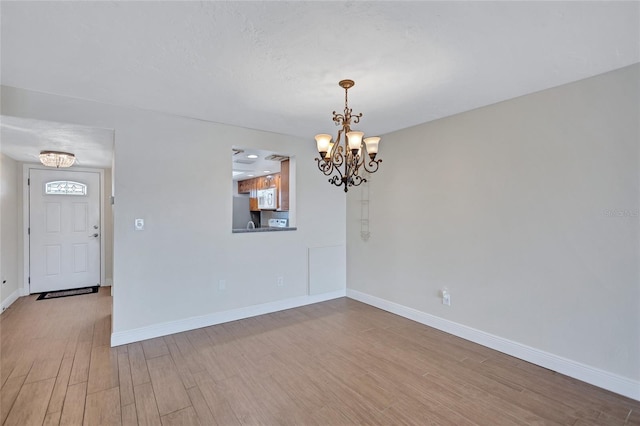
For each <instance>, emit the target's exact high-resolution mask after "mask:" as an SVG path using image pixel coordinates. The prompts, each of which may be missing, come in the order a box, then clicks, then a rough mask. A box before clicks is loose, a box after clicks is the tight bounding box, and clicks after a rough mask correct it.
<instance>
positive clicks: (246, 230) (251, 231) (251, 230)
mask: <svg viewBox="0 0 640 426" xmlns="http://www.w3.org/2000/svg"><path fill="white" fill-rule="evenodd" d="M297 229H298V228H297V227H295V226H294V227H292V228H255V229H244V228H240V229H232V230H231V232H232V233H233V234H249V233H254V232H281V231H295V230H297Z"/></svg>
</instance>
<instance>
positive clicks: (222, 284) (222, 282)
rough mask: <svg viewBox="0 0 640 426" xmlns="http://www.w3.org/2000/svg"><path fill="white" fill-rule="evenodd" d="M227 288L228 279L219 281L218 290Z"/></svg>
mask: <svg viewBox="0 0 640 426" xmlns="http://www.w3.org/2000/svg"><path fill="white" fill-rule="evenodd" d="M226 289H227V281H226V280H220V281H218V290H220V291H224V290H226Z"/></svg>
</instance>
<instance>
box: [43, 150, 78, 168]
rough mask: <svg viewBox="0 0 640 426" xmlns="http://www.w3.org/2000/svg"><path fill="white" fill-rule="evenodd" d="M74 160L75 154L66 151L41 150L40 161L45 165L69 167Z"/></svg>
mask: <svg viewBox="0 0 640 426" xmlns="http://www.w3.org/2000/svg"><path fill="white" fill-rule="evenodd" d="M75 161H76V156H75V155H73V154H70V153H68V152H60V151H41V152H40V162H41V163H42V164H44V165H45V166H47V167H56V168H60V167H71V166H72V165H73V163H74V162H75Z"/></svg>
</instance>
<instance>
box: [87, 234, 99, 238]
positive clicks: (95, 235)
mask: <svg viewBox="0 0 640 426" xmlns="http://www.w3.org/2000/svg"><path fill="white" fill-rule="evenodd" d="M98 235H100V234H98V233H95V234H93V235H89V236H90V237H94V238H98Z"/></svg>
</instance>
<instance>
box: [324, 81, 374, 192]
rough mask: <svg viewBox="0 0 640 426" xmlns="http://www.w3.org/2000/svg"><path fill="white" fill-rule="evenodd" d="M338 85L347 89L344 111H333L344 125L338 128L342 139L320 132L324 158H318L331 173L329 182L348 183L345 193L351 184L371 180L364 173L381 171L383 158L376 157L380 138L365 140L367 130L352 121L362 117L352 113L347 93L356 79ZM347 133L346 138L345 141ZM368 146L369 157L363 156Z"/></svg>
mask: <svg viewBox="0 0 640 426" xmlns="http://www.w3.org/2000/svg"><path fill="white" fill-rule="evenodd" d="M338 84H339V85H340V87H342V88H343V89H344V113H343V114H338V113H336V112H335V111H333V121H334V122H335V123H336V126H342V128H341V129H340V130H338V138H337V139H336V140H335V141H333V140H332V139H331V135H327V134H319V135H316V144H317V146H318V152H319V153H320V158H316V161H317V162H318V169H320V171H321V172H322V173H324V175H325V176H331V178H330V179H329V183H332V184H334V185H335V186H342V185H344V192H347V191H348V190H349V187H350V186H358V185H360V184H361V183H363V182H366V181H367V179H366V178H365V177H363V176H362V175H363V174H364V172H368V173H375V172H377V171H378V167H379V166H380V163H381V162H382V160H376V154H377V153H378V143H379V142H380V138H379V137H376V136H374V137H369V138H364V140H363V139H362V137H363V136H364V133H363V132H357V131H353V130H351V120H352V119H353V123H354V124H358V123H359V122H360V118H362V113H360V114H356V115H351V112H352V110H351V108H349V104H348V98H347V93H348V91H349V89H350V88H352V87H353V86H354V85H355V82H354V81H353V80H342V81H340V82H339V83H338ZM343 134H344V141H342V140H341V139H342V135H343ZM341 143H342V144H341ZM363 145H364V147H363ZM364 148H366V150H367V154H368V157H369V158H366V156H365V155H363V154H364V150H363V149H364ZM332 175H333V176H332Z"/></svg>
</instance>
